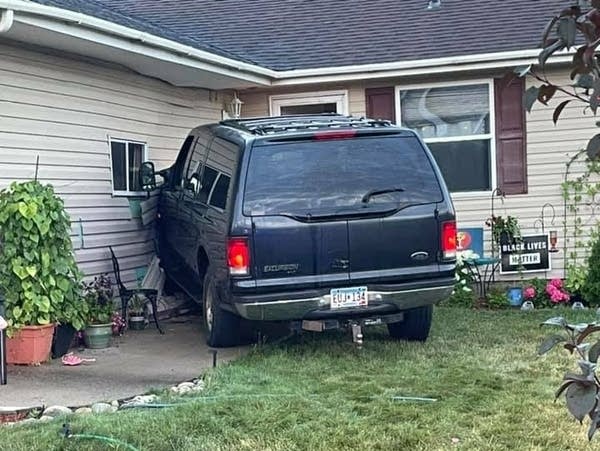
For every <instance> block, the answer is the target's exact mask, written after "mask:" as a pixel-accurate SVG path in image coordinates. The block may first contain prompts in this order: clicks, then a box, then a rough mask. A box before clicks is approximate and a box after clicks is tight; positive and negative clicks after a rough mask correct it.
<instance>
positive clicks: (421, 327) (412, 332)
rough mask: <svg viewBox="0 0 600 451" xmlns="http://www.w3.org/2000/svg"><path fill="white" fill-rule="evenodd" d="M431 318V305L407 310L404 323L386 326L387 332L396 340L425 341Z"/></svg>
mask: <svg viewBox="0 0 600 451" xmlns="http://www.w3.org/2000/svg"><path fill="white" fill-rule="evenodd" d="M432 316H433V305H428V306H425V307H419V308H416V309H412V310H407V311H405V312H404V321H400V322H398V323H389V324H388V325H387V327H388V332H389V333H390V336H391V337H392V338H395V339H397V340H407V341H425V340H427V337H428V336H429V330H430V329H431V318H432Z"/></svg>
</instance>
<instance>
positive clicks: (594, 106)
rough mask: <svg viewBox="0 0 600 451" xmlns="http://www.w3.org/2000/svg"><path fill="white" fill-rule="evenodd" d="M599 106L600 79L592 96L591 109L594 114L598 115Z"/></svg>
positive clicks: (595, 83) (595, 84)
mask: <svg viewBox="0 0 600 451" xmlns="http://www.w3.org/2000/svg"><path fill="white" fill-rule="evenodd" d="M598 106H600V79H596V80H595V81H594V90H593V91H592V95H590V108H591V110H592V113H594V114H596V111H598Z"/></svg>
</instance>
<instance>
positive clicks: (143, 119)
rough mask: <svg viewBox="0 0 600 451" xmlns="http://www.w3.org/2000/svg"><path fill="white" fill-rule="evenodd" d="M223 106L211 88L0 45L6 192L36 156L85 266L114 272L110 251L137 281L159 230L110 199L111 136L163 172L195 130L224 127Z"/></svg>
mask: <svg viewBox="0 0 600 451" xmlns="http://www.w3.org/2000/svg"><path fill="white" fill-rule="evenodd" d="M221 109H222V100H221V99H220V98H218V96H216V94H215V93H210V92H209V91H206V90H201V89H185V88H176V87H173V86H170V85H168V84H166V83H162V82H160V81H158V80H154V79H151V78H148V77H144V76H141V75H138V74H135V73H133V72H131V71H126V70H121V69H120V68H116V67H111V66H108V65H106V64H104V63H100V62H87V61H83V60H78V59H74V58H69V57H63V56H56V55H54V54H46V53H45V52H43V51H39V50H37V49H25V48H22V47H21V46H17V45H13V44H9V43H6V42H5V43H0V187H4V186H6V185H8V184H9V183H10V182H11V181H13V180H27V179H31V178H33V177H34V175H35V161H36V158H37V157H39V161H40V164H39V171H38V178H39V179H40V180H41V181H42V182H47V183H51V184H53V185H54V187H55V190H56V191H57V192H58V193H59V194H60V195H61V196H62V197H63V199H64V201H65V205H66V207H67V210H68V212H69V214H70V215H71V220H72V241H73V245H74V247H75V249H76V255H77V260H78V262H79V264H80V268H81V269H82V270H83V271H84V272H85V273H86V274H87V275H95V274H98V273H101V272H111V271H112V264H111V262H110V253H109V250H108V246H109V245H110V246H113V247H114V248H115V252H116V253H117V255H118V256H119V260H120V263H121V267H122V270H123V276H124V279H125V280H126V281H133V280H134V279H135V270H136V268H142V267H144V266H146V265H147V264H148V263H149V261H150V258H151V256H152V255H153V252H154V244H153V241H152V238H153V231H152V230H151V229H148V228H143V227H142V225H141V221H140V220H139V219H133V218H132V215H131V211H130V205H129V199H128V198H125V197H114V196H113V195H112V181H111V171H110V151H109V145H108V137H109V136H110V137H113V138H119V139H124V140H132V141H141V142H145V143H147V146H148V153H149V155H148V156H149V158H150V159H151V160H153V161H154V162H155V164H156V167H157V168H162V167H165V166H167V165H169V164H170V163H171V162H172V161H173V160H174V159H175V157H176V156H177V151H178V149H179V147H180V146H181V143H182V142H183V140H184V138H185V137H186V135H187V133H188V132H189V130H191V129H192V128H193V127H195V126H198V125H200V124H203V123H207V122H214V121H216V120H219V119H220V117H221ZM80 224H81V227H80ZM81 228H82V229H83V242H82V240H81V237H80V230H81Z"/></svg>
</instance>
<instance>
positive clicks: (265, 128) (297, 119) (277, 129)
mask: <svg viewBox="0 0 600 451" xmlns="http://www.w3.org/2000/svg"><path fill="white" fill-rule="evenodd" d="M221 124H222V125H226V126H229V127H233V128H237V129H239V130H243V131H245V132H248V133H251V134H253V135H272V134H276V133H283V132H287V131H310V130H323V129H332V128H355V129H356V128H376V127H391V126H392V123H391V122H390V121H387V120H383V119H366V118H364V117H353V116H344V115H341V114H335V113H328V114H321V115H297V116H277V117H260V118H251V119H228V120H224V121H221Z"/></svg>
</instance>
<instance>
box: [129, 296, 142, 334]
mask: <svg viewBox="0 0 600 451" xmlns="http://www.w3.org/2000/svg"><path fill="white" fill-rule="evenodd" d="M145 301H146V300H145V299H144V297H142V296H140V295H138V294H134V295H133V296H132V297H131V299H130V300H129V328H130V329H132V330H142V329H144V328H145V327H146V315H145V314H144V307H145V305H146V302H145Z"/></svg>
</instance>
